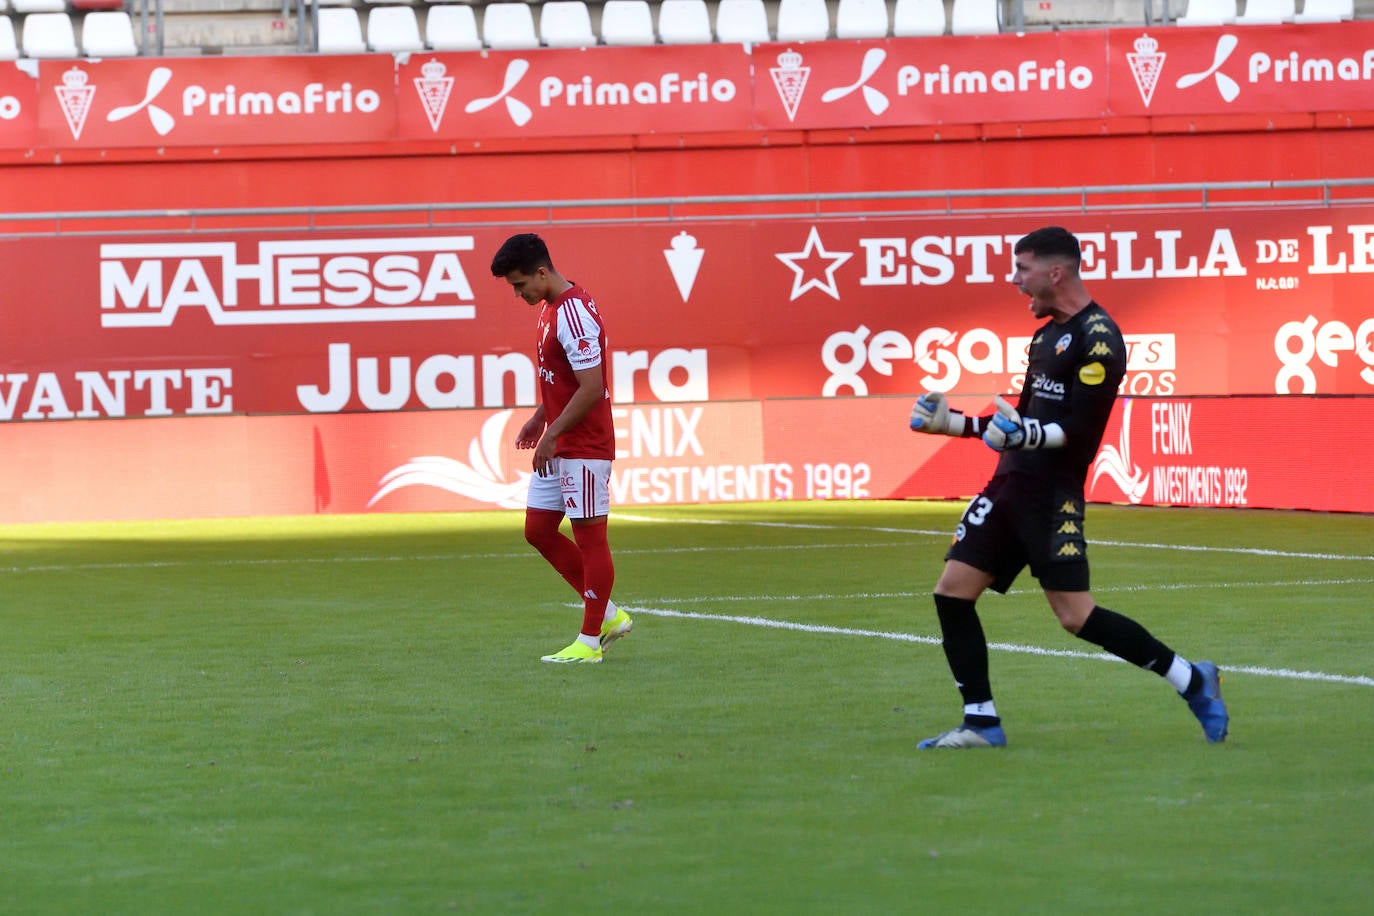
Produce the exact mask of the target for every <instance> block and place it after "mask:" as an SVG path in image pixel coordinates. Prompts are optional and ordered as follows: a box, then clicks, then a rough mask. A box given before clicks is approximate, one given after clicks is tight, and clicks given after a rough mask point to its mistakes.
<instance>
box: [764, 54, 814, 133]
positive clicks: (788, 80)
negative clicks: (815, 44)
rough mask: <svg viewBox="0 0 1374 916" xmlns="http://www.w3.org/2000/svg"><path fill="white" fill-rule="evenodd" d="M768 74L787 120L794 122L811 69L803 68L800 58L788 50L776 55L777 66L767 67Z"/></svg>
mask: <svg viewBox="0 0 1374 916" xmlns="http://www.w3.org/2000/svg"><path fill="white" fill-rule="evenodd" d="M768 72H769V73H770V74H771V75H772V77H773V87H774V88H775V89H777V90H778V98H780V99H782V107H783V110H784V111H786V112H787V120H789V121H795V120H796V119H797V106H798V105H800V104H801V100H802V95H803V94H804V93H805V92H806V81H807V80H808V79H810V78H811V68H810V67H806V66H803V65H802V56H801V55H800V54H798V53H797V52H796V51H793V50H792V49H791V48H788V49H787V50H786V51H784V52H782V53H781V54H779V55H778V65H777V66H776V67H769V68H768Z"/></svg>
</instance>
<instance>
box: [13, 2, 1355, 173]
mask: <svg viewBox="0 0 1374 916" xmlns="http://www.w3.org/2000/svg"><path fill="white" fill-rule="evenodd" d="M1371 86H1374V21H1358V22H1343V23H1335V24H1313V25H1285V26H1275V27H1263V26H1247V27H1245V28H1195V29H1141V28H1120V29H1109V30H1102V29H1085V30H1072V31H1047V32H1033V33H1025V34H1020V35H1018V34H1011V33H1005V34H1001V35H986V36H976V37H966V36H950V37H945V38H938V39H930V38H902V39H882V40H861V41H824V42H805V43H796V44H762V45H756V46H753V47H746V46H744V45H732V44H721V43H718V44H710V45H686V46H660V47H654V48H619V47H609V48H587V49H582V50H571V49H549V48H545V49H535V50H531V51H527V52H497V51H480V52H468V53H447V54H415V55H400V56H397V57H393V56H392V55H390V54H364V55H348V56H333V55H310V56H267V57H220V58H216V57H198V58H197V57H181V58H131V59H125V60H104V61H94V60H88V59H82V60H77V61H57V60H43V61H24V62H20V64H18V65H16V64H12V63H5V64H3V65H0V149H6V150H22V151H27V150H32V149H34V148H38V149H51V150H69V149H86V150H104V149H112V148H145V149H162V148H167V147H198V148H199V147H204V148H219V147H227V146H235V145H247V146H263V145H272V144H305V145H319V144H331V143H371V144H378V143H396V142H416V141H430V140H436V139H439V140H449V141H459V140H462V141H482V140H488V139H521V138H537V137H569V136H584V137H591V136H627V135H636V134H652V133H670V134H683V133H693V132H719V131H731V130H753V129H777V128H785V129H801V130H812V129H821V128H852V129H865V128H872V127H910V126H928V125H940V124H992V123H1013V124H1015V123H1023V122H1030V121H1063V120H1075V119H1077V120H1081V119H1098V118H1112V117H1140V116H1155V115H1165V116H1174V115H1208V116H1210V115H1222V114H1229V113H1241V114H1246V113H1248V114H1255V113H1260V114H1285V113H1311V112H1342V111H1367V110H1368V109H1369V98H1370V90H1371Z"/></svg>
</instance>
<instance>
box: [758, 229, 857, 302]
mask: <svg viewBox="0 0 1374 916" xmlns="http://www.w3.org/2000/svg"><path fill="white" fill-rule="evenodd" d="M774 257H775V258H777V259H778V260H779V261H781V262H782V263H784V264H786V265H787V266H788V267H790V268H791V269H792V296H791V298H789V299H788V301H789V302H796V301H797V299H799V298H800V297H801V296H802V294H803V293H805V292H806V291H807V290H811V289H818V290H820V291H821V292H823V293H825V294H826V295H827V296H829V297H830V298H831V299H834V300H835V301H836V302H838V301H840V290H839V287H837V286H836V285H835V271H836V270H838V269H839V268H840V265H842V264H844V262H845V261H848V260H849V259H850V258H852V257H854V253H853V252H850V251H826V250H825V246H824V245H822V244H821V235H820V233H819V232H817V231H816V227H815V226H812V227H811V231H810V232H809V233H808V234H807V236H806V245H805V246H803V247H802V250H801V251H786V252H783V253H781V254H775V255H774ZM823 265H824V266H823ZM822 276H824V278H825V279H821V278H822Z"/></svg>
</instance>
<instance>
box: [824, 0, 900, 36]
mask: <svg viewBox="0 0 1374 916" xmlns="http://www.w3.org/2000/svg"><path fill="white" fill-rule="evenodd" d="M887 30H888V22H887V2H886V0H840V5H839V7H838V8H837V9H836V10H835V37H836V38H886V37H887Z"/></svg>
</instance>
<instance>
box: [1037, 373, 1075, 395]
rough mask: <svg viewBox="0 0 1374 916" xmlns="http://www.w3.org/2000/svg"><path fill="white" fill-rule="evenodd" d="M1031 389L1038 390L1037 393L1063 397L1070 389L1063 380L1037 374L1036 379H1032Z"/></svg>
mask: <svg viewBox="0 0 1374 916" xmlns="http://www.w3.org/2000/svg"><path fill="white" fill-rule="evenodd" d="M1031 390H1032V391H1034V392H1036V393H1037V394H1045V395H1051V396H1054V397H1060V398H1062V397H1063V396H1064V394H1065V392H1066V391H1067V390H1068V389H1066V388H1065V387H1064V383H1063V382H1059V381H1055V380H1054V379H1051V378H1045V377H1044V376H1043V375H1037V376H1036V377H1035V378H1034V379H1032V380H1031Z"/></svg>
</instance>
